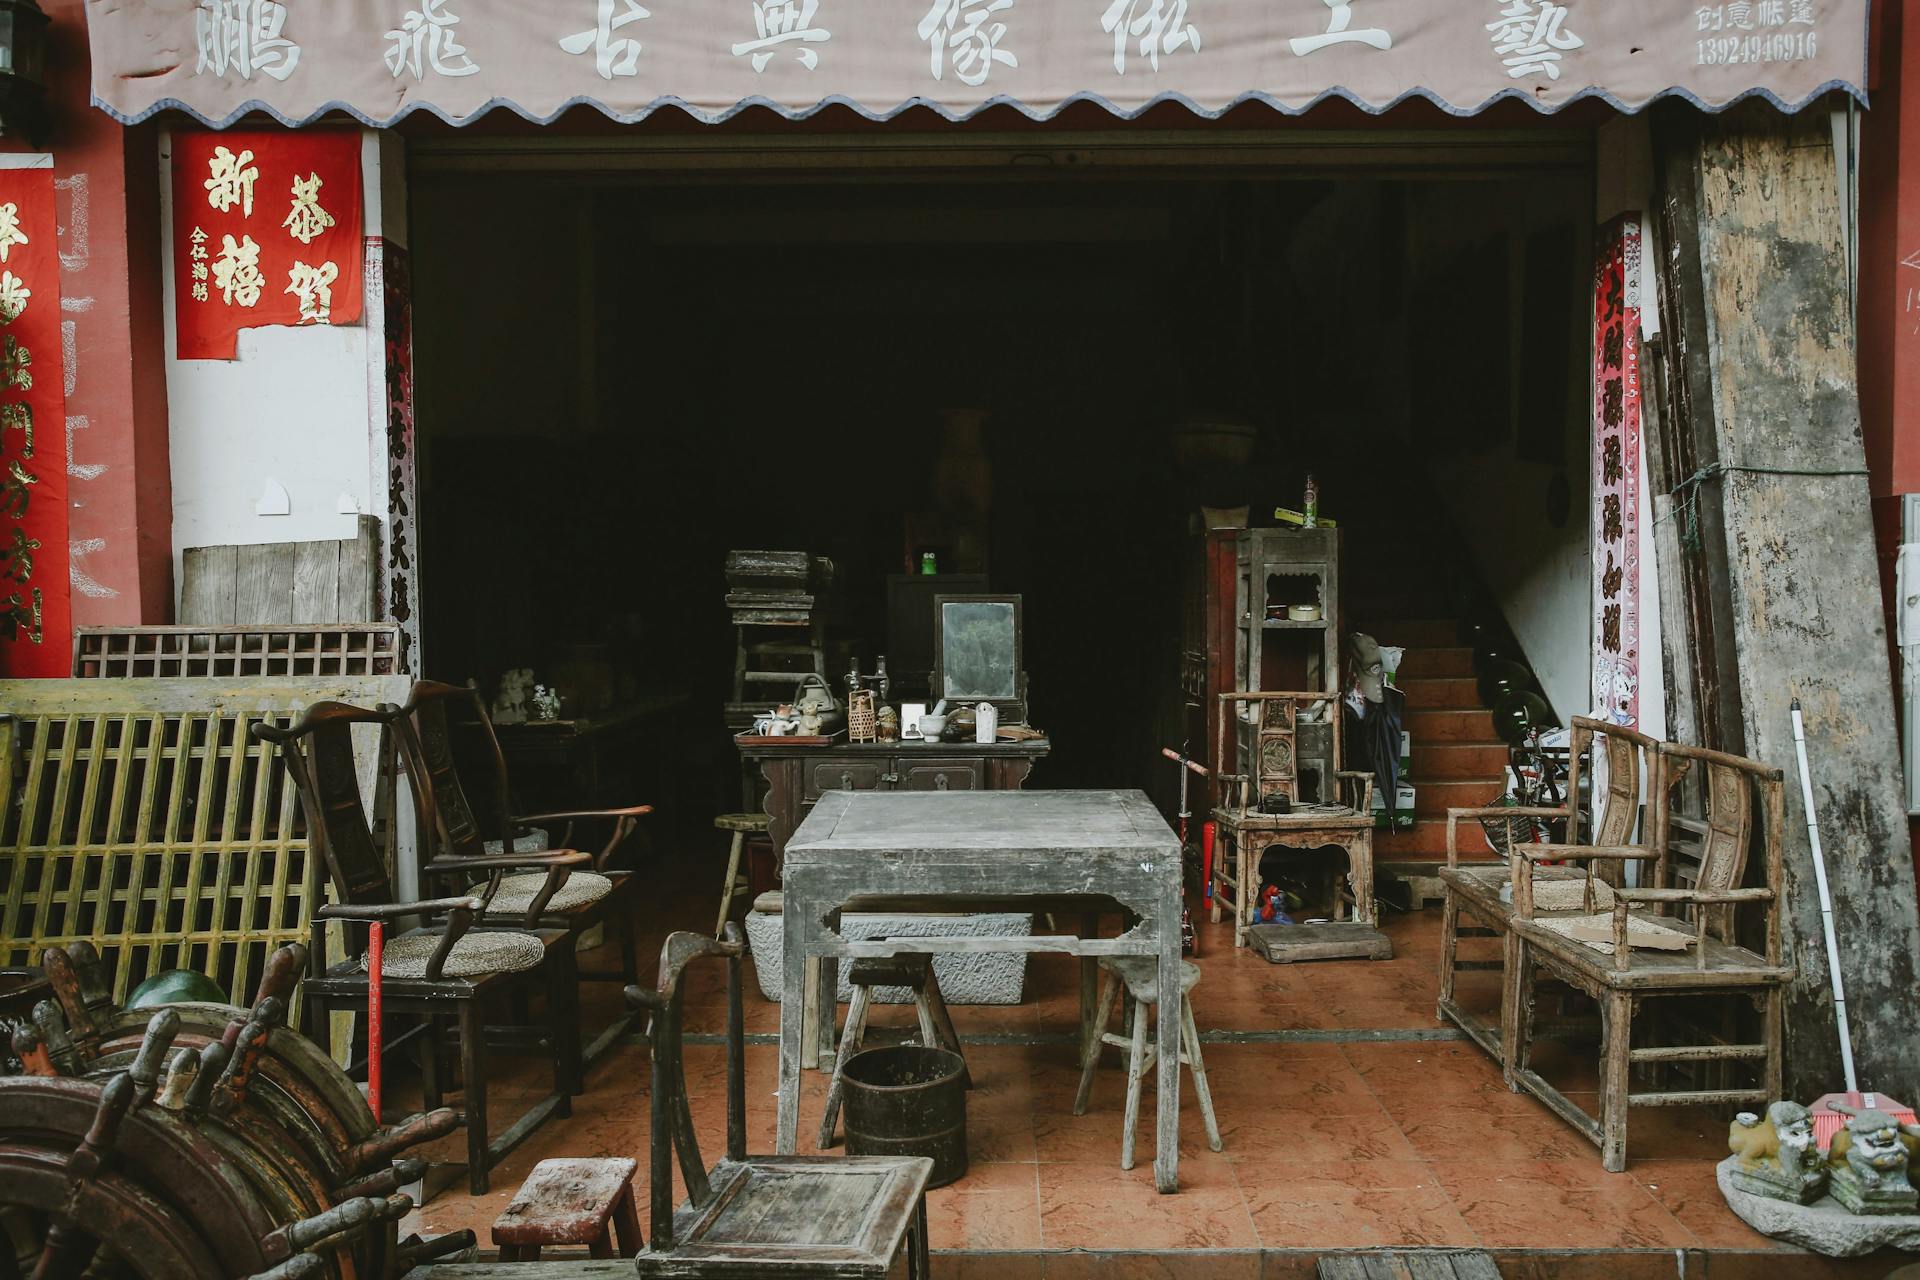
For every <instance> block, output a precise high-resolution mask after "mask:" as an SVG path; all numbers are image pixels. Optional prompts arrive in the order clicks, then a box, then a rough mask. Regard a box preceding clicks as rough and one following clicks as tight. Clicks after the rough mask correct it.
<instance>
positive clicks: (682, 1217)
mask: <svg viewBox="0 0 1920 1280" xmlns="http://www.w3.org/2000/svg"><path fill="white" fill-rule="evenodd" d="M723 932H724V934H725V938H724V940H722V941H716V940H714V939H712V938H708V937H705V936H702V935H700V934H694V933H685V932H681V933H675V934H672V935H670V936H669V937H668V938H667V940H666V943H665V944H664V945H663V946H662V947H661V949H660V974H659V978H658V980H657V982H656V984H655V986H654V988H653V989H652V990H646V989H644V988H641V987H637V986H636V987H628V988H627V999H628V1000H629V1001H631V1002H632V1003H633V1005H634V1007H635V1008H637V1009H643V1010H645V1011H647V1012H648V1013H650V1014H651V1015H652V1017H653V1026H652V1029H651V1031H650V1032H649V1034H648V1041H649V1043H650V1044H651V1046H652V1061H653V1095H652V1096H653V1136H652V1142H651V1146H650V1148H649V1149H650V1153H651V1167H650V1170H649V1174H648V1184H649V1185H648V1194H649V1197H650V1203H649V1213H650V1217H651V1219H652V1224H651V1227H650V1230H649V1232H648V1235H649V1239H648V1241H647V1248H646V1250H645V1252H643V1253H641V1254H640V1256H639V1257H638V1258H636V1259H635V1260H634V1261H635V1262H636V1263H637V1264H638V1268H639V1274H640V1275H643V1276H647V1275H662V1276H667V1275H671V1276H689V1277H692V1276H729V1277H746V1276H773V1275H779V1276H813V1277H875V1278H877V1277H881V1276H886V1275H890V1274H892V1271H893V1266H894V1263H895V1261H896V1260H897V1259H899V1258H900V1257H901V1256H902V1254H903V1253H904V1254H905V1258H906V1267H907V1275H908V1276H909V1277H910V1278H912V1280H925V1278H926V1277H927V1275H928V1254H927V1179H928V1178H929V1177H930V1176H931V1174H932V1172H933V1161H931V1160H929V1159H927V1158H926V1157H924V1156H750V1155H748V1154H747V1098H746V1074H747V1073H746V1058H745V1043H744V1042H745V1036H744V1034H743V1029H742V1024H743V1020H744V1014H743V1012H742V1007H741V994H740V957H741V955H742V953H743V952H744V951H745V950H746V946H745V943H744V942H743V941H742V935H741V932H740V926H739V925H738V924H736V923H734V922H732V921H729V922H728V923H727V924H726V925H725V927H724V930H723ZM709 956H717V957H719V958H720V959H722V960H724V961H725V962H726V966H727V1151H726V1156H725V1158H723V1159H722V1160H721V1161H720V1163H719V1164H717V1165H715V1166H714V1167H713V1168H712V1169H711V1170H709V1169H708V1168H707V1166H706V1163H705V1162H704V1161H703V1160H702V1159H701V1156H700V1144H699V1142H698V1140H697V1139H696V1138H695V1136H694V1124H693V1113H692V1111H691V1109H690V1108H689V1106H688V1103H687V1082H686V1071H685V1067H684V1065H683V1063H682V1058H681V1038H682V1037H681V1023H682V1012H681V1006H682V1004H683V1002H684V999H685V990H684V987H683V985H682V982H681V979H682V977H683V976H684V975H685V972H686V969H687V967H688V966H689V965H690V964H692V963H693V962H694V961H696V960H700V959H703V958H706V957H709ZM676 1156H677V1157H678V1160H679V1165H680V1176H681V1178H682V1180H683V1181H684V1182H685V1184H686V1189H687V1202H686V1204H685V1205H683V1206H681V1207H680V1208H679V1210H678V1211H676V1210H675V1208H674V1194H673V1165H674V1161H675V1157H676Z"/></svg>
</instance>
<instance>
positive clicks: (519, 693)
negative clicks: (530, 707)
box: [493, 667, 533, 724]
mask: <svg viewBox="0 0 1920 1280" xmlns="http://www.w3.org/2000/svg"><path fill="white" fill-rule="evenodd" d="M532 694H533V671H532V669H531V668H528V667H515V668H514V669H513V670H511V671H503V672H501V673H500V691H499V692H498V693H496V694H495V695H494V698H493V722H494V723H495V724H519V723H520V722H521V721H523V720H525V719H526V718H527V699H528V698H529V697H530V696H532Z"/></svg>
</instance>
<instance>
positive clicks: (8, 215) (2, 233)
mask: <svg viewBox="0 0 1920 1280" xmlns="http://www.w3.org/2000/svg"><path fill="white" fill-rule="evenodd" d="M26 242H27V233H26V232H24V231H22V230H21V229H20V206H19V205H17V204H15V203H14V202H13V201H11V200H9V201H7V203H5V204H0V262H5V261H6V260H7V255H8V254H9V253H11V252H12V251H13V246H15V245H17V244H25V243H26Z"/></svg>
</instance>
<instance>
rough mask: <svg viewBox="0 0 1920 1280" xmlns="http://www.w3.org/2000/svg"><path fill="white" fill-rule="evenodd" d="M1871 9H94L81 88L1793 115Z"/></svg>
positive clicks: (523, 107)
mask: <svg viewBox="0 0 1920 1280" xmlns="http://www.w3.org/2000/svg"><path fill="white" fill-rule="evenodd" d="M1867 3H1868V0H1716V2H1713V3H1692V2H1689V0H1562V2H1555V0H645V2H644V3H641V0H88V3H87V22H88V26H89V31H90V36H91V39H92V45H93V85H94V101H95V102H96V103H97V104H98V105H99V106H100V107H102V108H103V109H105V110H106V111H107V112H109V113H110V114H112V115H113V116H115V117H117V118H118V119H121V120H124V121H128V122H133V121H137V120H140V119H142V118H144V117H146V116H148V115H151V114H152V113H153V112H155V111H160V110H164V109H167V108H178V109H181V110H184V111H187V112H189V113H191V114H192V115H194V116H195V117H197V118H198V119H200V120H201V121H203V122H205V123H207V124H211V125H215V126H225V125H228V124H232V123H233V122H235V121H236V120H238V119H240V118H241V117H242V116H244V115H246V114H247V113H248V112H253V111H261V112H265V113H267V114H268V115H271V116H273V117H274V118H276V119H278V120H280V121H282V122H284V123H287V124H301V123H305V122H307V121H310V120H313V119H315V118H317V117H319V116H320V115H322V114H323V113H325V112H328V111H332V110H342V111H346V112H349V113H351V114H352V115H354V116H357V117H359V118H360V119H361V120H363V121H365V122H366V123H368V124H372V125H385V124H391V123H393V122H394V121H396V120H399V119H401V118H402V117H405V116H407V115H409V114H411V113H413V112H415V111H429V112H432V113H433V114H434V115H437V116H440V117H441V118H443V119H445V120H448V121H451V122H453V123H455V124H460V123H465V122H466V121H469V120H472V119H474V118H476V117H478V116H480V115H482V114H484V113H486V112H488V111H491V110H493V109H495V108H501V107H504V108H506V109H508V110H511V111H515V112H518V113H519V114H521V115H523V116H526V117H528V118H529V119H532V120H536V121H548V120H552V119H553V118H554V117H556V116H558V115H559V114H560V113H561V112H562V111H565V110H566V109H567V108H569V107H572V106H575V105H578V104H583V103H584V104H590V105H592V106H594V107H597V108H598V109H599V110H601V111H603V112H605V113H606V114H607V115H609V116H611V117H613V118H615V119H617V120H635V119H638V118H640V117H642V116H644V115H646V114H648V113H649V112H652V111H655V110H657V109H659V108H661V107H664V106H672V107H678V108H681V109H682V110H685V111H687V112H689V113H691V114H692V115H694V116H695V117H697V118H699V119H701V120H709V121H711V120H718V119H721V118H723V117H726V116H728V115H730V114H732V113H733V112H735V111H738V110H740V109H741V108H743V107H748V106H762V107H768V108H771V109H773V110H775V111H778V112H780V113H781V114H783V115H787V116H803V115H806V114H808V113H810V112H813V111H816V110H818V109H820V108H821V107H823V106H826V105H829V104H841V105H844V106H848V107H851V108H852V109H854V110H856V111H858V112H860V113H861V114H863V115H866V116H870V117H875V118H884V117H887V116H890V115H893V114H895V113H897V112H899V111H901V110H903V109H906V108H908V107H911V106H916V105H924V106H928V107H931V108H933V109H934V110H936V111H938V112H940V113H941V114H943V115H945V116H948V117H949V118H955V119H957V118H960V117H964V116H967V115H970V114H972V113H973V112H975V111H978V110H979V109H980V108H982V107H985V106H988V105H992V104H998V103H1007V104H1011V105H1013V106H1015V107H1017V108H1018V109H1020V110H1021V111H1024V112H1026V113H1027V114H1029V115H1031V116H1035V117H1040V118H1044V117H1046V116H1049V115H1051V114H1053V113H1054V112H1056V111H1058V110H1059V109H1060V108H1061V107H1063V106H1065V105H1067V104H1068V103H1071V102H1075V101H1079V100H1091V101H1094V102H1098V103H1101V104H1102V105H1104V106H1106V107H1107V108H1108V109H1110V110H1112V111H1114V112H1116V113H1117V114H1121V115H1132V114H1135V113H1137V112H1139V111H1141V110H1143V109H1145V108H1146V107H1149V106H1151V105H1153V104H1155V103H1157V102H1160V101H1162V100H1168V99H1171V100H1173V101H1177V102H1181V103H1184V104H1185V105H1187V106H1188V107H1190V108H1191V109H1193V110H1194V111H1196V112H1199V113H1201V114H1204V115H1217V114H1219V113H1221V112H1223V111H1225V110H1227V109H1229V108H1231V107H1234V106H1237V105H1239V104H1240V103H1242V102H1246V101H1260V102H1264V103H1267V104H1268V105H1270V106H1272V107H1275V108H1277V109H1278V110H1281V111H1285V112H1299V111H1304V110H1306V109H1307V108H1308V107H1311V106H1312V105H1313V104H1315V103H1316V102H1319V101H1321V100H1322V99H1324V98H1328V97H1340V98H1345V99H1347V100H1349V101H1351V102H1354V103H1356V104H1358V105H1360V106H1361V107H1364V108H1365V109H1367V110H1369V111H1383V110H1385V109H1387V108H1388V107H1391V106H1393V105H1394V104H1395V103H1398V102H1400V101H1402V100H1404V99H1407V98H1426V99H1429V100H1431V101H1433V102H1435V103H1437V104H1438V105H1439V106H1441V107H1442V108H1444V109H1446V110H1447V111H1450V112H1453V113H1455V114H1460V115H1467V114H1471V113H1473V112H1477V111H1480V110H1482V109H1484V108H1485V107H1487V106H1488V105H1490V104H1491V103H1494V102H1496V101H1499V100H1500V99H1503V98H1520V99H1522V100H1524V101H1526V102H1528V103H1531V104H1532V105H1533V106H1534V107H1535V108H1537V109H1538V110H1541V111H1555V110H1558V109H1559V108H1561V107H1564V106H1566V105H1567V104H1568V103H1571V102H1575V101H1578V100H1580V99H1582V98H1589V97H1598V98H1602V99H1604V100H1605V101H1607V102H1609V103H1611V104H1613V105H1614V106H1616V107H1619V108H1622V109H1625V110H1636V109H1638V108H1640V107H1643V106H1645V105H1646V104H1647V103H1649V102H1651V101H1653V100H1654V99H1656V98H1660V97H1665V96H1669V95H1673V96H1679V97H1682V98H1685V99H1687V100H1688V101H1691V102H1693V103H1695V104H1697V105H1699V106H1702V107H1705V108H1707V109H1709V110H1717V109H1719V108H1722V107H1725V106H1727V105H1728V104H1730V103H1732V102H1734V101H1736V100H1738V99H1741V98H1744V97H1748V96H1751V95H1755V94H1758V95H1761V96H1764V97H1766V98H1767V99H1769V100H1770V101H1772V102H1774V103H1776V104H1777V105H1779V106H1782V107H1785V108H1788V109H1795V108H1798V107H1801V106H1803V105H1805V104H1806V103H1807V102H1809V101H1811V100H1813V99H1814V98H1816V97H1817V96H1819V95H1821V94H1823V93H1826V92H1828V91H1830V90H1836V89H1837V90H1844V91H1846V92H1849V93H1852V94H1854V95H1856V96H1860V97H1864V92H1863V89H1864V85H1865V83H1866V79H1865V70H1866V49H1867Z"/></svg>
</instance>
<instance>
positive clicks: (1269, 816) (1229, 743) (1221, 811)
mask: <svg viewBox="0 0 1920 1280" xmlns="http://www.w3.org/2000/svg"><path fill="white" fill-rule="evenodd" d="M1220 702H1221V708H1220V712H1221V714H1220V716H1219V723H1220V728H1219V741H1218V742H1217V743H1216V744H1215V747H1216V749H1215V753H1214V759H1215V760H1216V761H1218V762H1219V764H1218V766H1217V767H1218V768H1220V769H1222V770H1227V771H1226V772H1222V773H1220V774H1219V775H1218V779H1217V781H1218V785H1219V788H1220V789H1219V792H1218V802H1217V804H1216V805H1215V807H1214V810H1213V818H1214V821H1215V822H1216V823H1217V824H1218V826H1219V835H1218V839H1219V840H1220V841H1222V842H1223V845H1222V847H1221V848H1220V849H1219V851H1218V853H1217V855H1216V856H1215V858H1214V863H1213V912H1212V915H1213V919H1214V921H1215V922H1216V923H1217V922H1218V921H1219V919H1220V915H1221V911H1222V908H1223V907H1225V908H1227V909H1230V910H1232V911H1233V913H1234V929H1233V943H1234V945H1235V946H1237V947H1244V946H1245V945H1247V931H1248V929H1249V928H1250V927H1251V925H1252V924H1253V917H1254V909H1255V907H1256V905H1257V903H1256V902H1255V898H1256V897H1257V895H1258V894H1259V891H1260V858H1261V855H1262V854H1264V853H1265V852H1266V851H1267V850H1268V849H1270V848H1290V849H1302V850H1305V849H1320V848H1325V847H1327V846H1335V847H1338V848H1340V849H1342V850H1344V851H1345V853H1346V855H1347V872H1346V881H1347V891H1346V893H1345V894H1342V893H1341V892H1340V890H1339V888H1338V886H1337V885H1336V886H1335V888H1334V889H1333V892H1332V895H1331V896H1332V899H1333V901H1332V902H1331V903H1329V904H1328V905H1329V907H1330V910H1329V912H1328V914H1329V915H1332V916H1335V917H1336V918H1337V917H1340V916H1342V915H1343V914H1344V912H1345V908H1346V907H1348V906H1351V908H1352V912H1353V919H1354V920H1355V921H1357V922H1359V923H1361V924H1364V925H1367V926H1369V927H1371V926H1373V925H1374V924H1376V923H1377V913H1376V909H1375V906H1374V898H1373V775H1372V774H1371V773H1366V772H1362V771H1359V770H1352V769H1342V768H1340V767H1339V760H1340V719H1341V714H1340V698H1339V695H1338V694H1334V693H1296V692H1282V691H1273V692H1263V693H1245V692H1240V693H1223V694H1221V695H1220ZM1315 704H1324V706H1325V708H1326V720H1325V721H1324V723H1323V722H1319V721H1314V722H1308V721H1306V720H1303V719H1302V712H1303V711H1306V710H1308V709H1310V708H1311V707H1313V706H1314V705H1315ZM1235 762H1237V772H1236V771H1232V770H1233V769H1234V768H1235ZM1314 765H1317V766H1318V768H1317V772H1318V775H1319V789H1318V796H1317V797H1316V799H1315V800H1313V801H1309V800H1308V799H1307V798H1306V796H1305V795H1304V794H1303V784H1304V783H1305V781H1306V779H1307V778H1308V777H1310V776H1312V774H1313V772H1314V770H1313V769H1312V768H1311V767H1303V766H1314ZM1272 796H1284V797H1285V798H1286V801H1287V806H1288V812H1286V813H1266V812H1263V811H1262V805H1261V802H1262V800H1264V799H1266V798H1267V797H1272Z"/></svg>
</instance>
